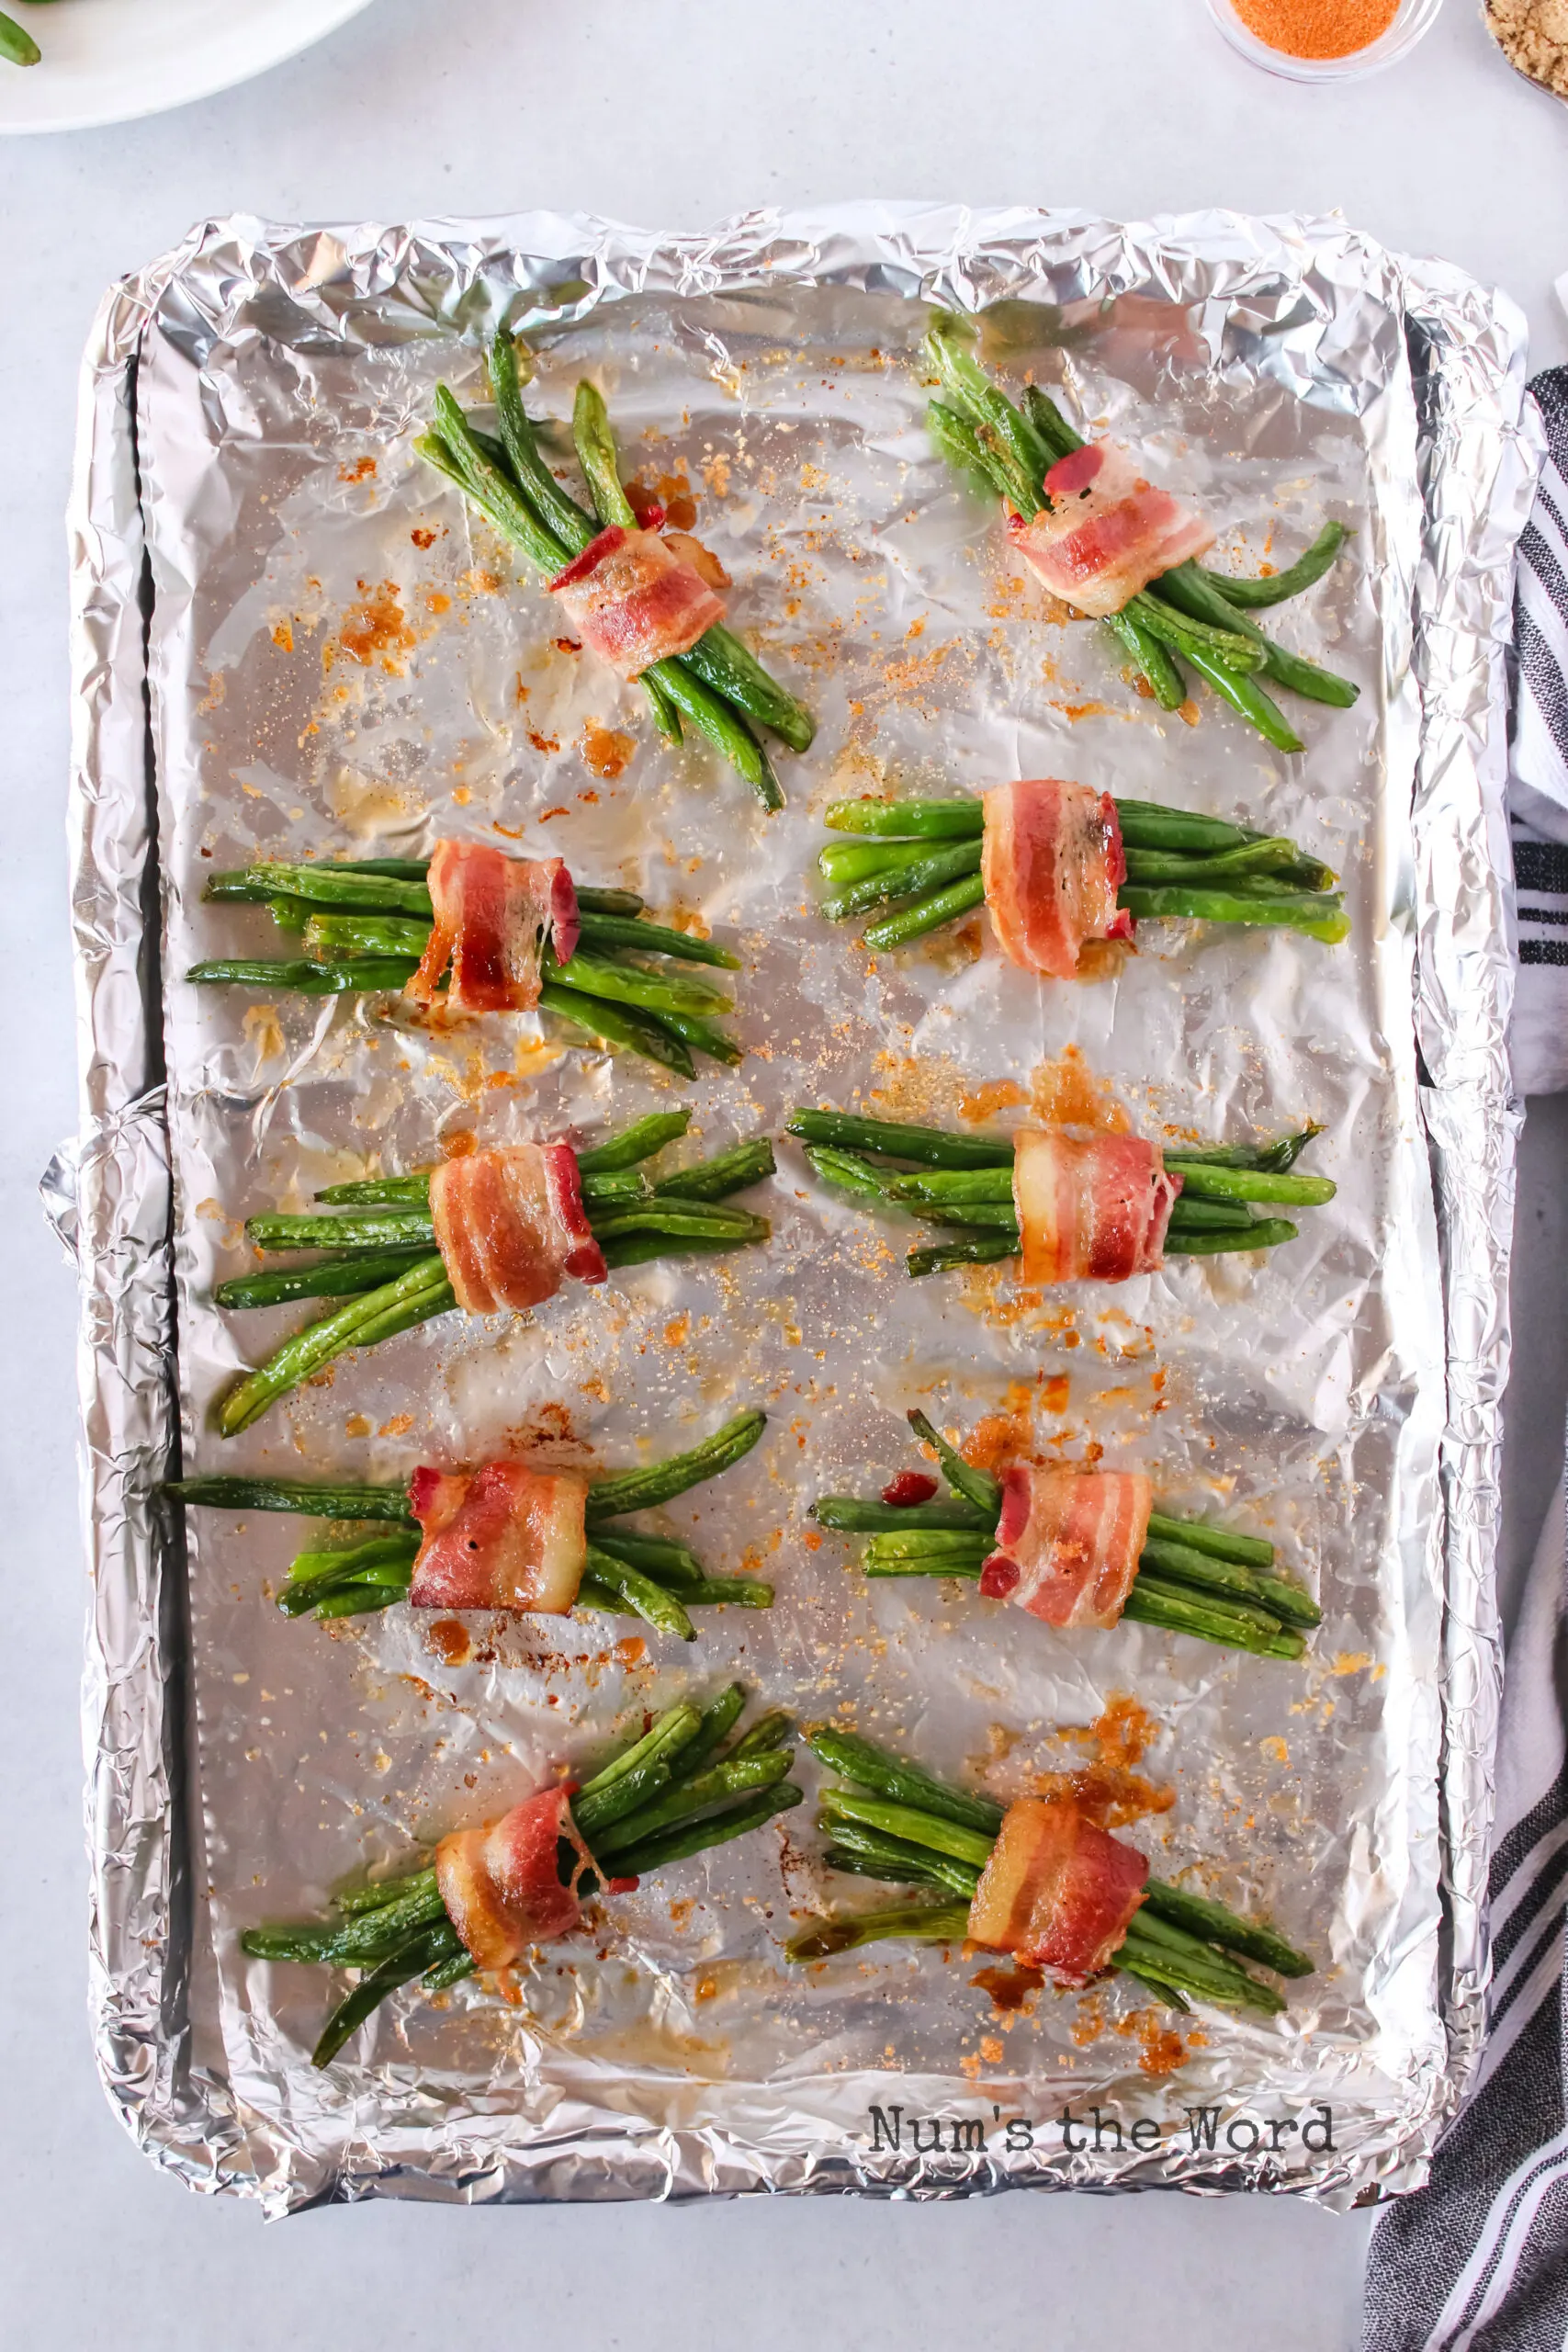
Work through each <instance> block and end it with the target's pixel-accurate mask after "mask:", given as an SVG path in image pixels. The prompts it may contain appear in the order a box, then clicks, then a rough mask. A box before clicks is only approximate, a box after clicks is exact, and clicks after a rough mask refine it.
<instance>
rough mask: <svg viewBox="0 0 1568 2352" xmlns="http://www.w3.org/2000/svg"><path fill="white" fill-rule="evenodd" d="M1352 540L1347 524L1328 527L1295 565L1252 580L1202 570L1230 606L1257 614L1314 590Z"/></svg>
mask: <svg viewBox="0 0 1568 2352" xmlns="http://www.w3.org/2000/svg"><path fill="white" fill-rule="evenodd" d="M1352 536H1353V534H1352V533H1351V531H1350V529H1349V527H1348V525H1347V524H1344V523H1325V525H1324V526H1323V528H1322V530H1321V531H1320V532H1319V533H1318V535H1317V537H1316V538H1315V539H1314V541H1313V543H1312V545H1311V547H1310V548H1307V550H1306V552H1305V554H1304V555H1299V556H1298V557H1297V558H1296V560H1295V561H1294V563H1292V564H1288V565H1287V566H1286V568H1285V570H1284V571H1273V572H1269V573H1268V574H1266V575H1259V576H1258V577H1257V578H1254V579H1250V580H1247V579H1241V578H1238V577H1237V576H1236V574H1235V573H1234V572H1229V571H1210V570H1209V569H1208V567H1207V566H1206V565H1205V566H1201V567H1199V569H1200V570H1201V572H1202V577H1203V578H1204V579H1205V580H1206V581H1207V582H1209V584H1210V586H1211V587H1213V588H1217V589H1218V590H1219V592H1220V594H1221V595H1223V596H1224V600H1225V602H1226V604H1228V605H1242V606H1246V607H1247V608H1249V609H1251V610H1254V611H1257V610H1259V609H1261V607H1262V606H1264V605H1280V604H1283V603H1284V601H1285V599H1286V598H1287V597H1288V596H1299V595H1300V594H1302V592H1303V589H1306V588H1311V587H1313V586H1314V585H1315V583H1316V582H1318V581H1319V580H1321V579H1322V578H1323V575H1324V573H1325V571H1328V570H1329V569H1330V568H1331V567H1332V565H1333V563H1334V560H1335V558H1336V557H1337V555H1338V553H1339V550H1340V548H1342V547H1343V546H1344V544H1345V541H1346V540H1347V539H1348V538H1349V537H1352Z"/></svg>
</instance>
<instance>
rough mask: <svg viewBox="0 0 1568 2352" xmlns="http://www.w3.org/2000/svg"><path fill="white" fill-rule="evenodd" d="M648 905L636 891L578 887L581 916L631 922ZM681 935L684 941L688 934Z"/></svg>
mask: <svg viewBox="0 0 1568 2352" xmlns="http://www.w3.org/2000/svg"><path fill="white" fill-rule="evenodd" d="M646 903H647V902H646V900H644V899H640V898H638V896H637V892H636V891H635V890H585V889H584V888H582V886H581V883H579V884H578V886H577V911H578V913H579V914H580V915H604V916H606V917H608V918H610V919H611V920H626V921H629V920H630V919H631V917H632V916H633V915H639V914H641V912H642V910H643V908H644V906H645V904H646ZM649 928H650V929H655V930H656V929H657V928H658V926H657V924H653V925H650V926H649ZM679 935H680V936H681V937H682V939H683V938H684V937H685V935H686V934H685V933H684V932H682V933H680V934H679Z"/></svg>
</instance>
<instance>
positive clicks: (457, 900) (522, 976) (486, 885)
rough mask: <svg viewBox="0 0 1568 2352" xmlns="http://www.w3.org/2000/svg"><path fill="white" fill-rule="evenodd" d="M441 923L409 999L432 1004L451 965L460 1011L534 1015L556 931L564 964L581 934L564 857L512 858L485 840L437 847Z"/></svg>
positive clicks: (449, 998)
mask: <svg viewBox="0 0 1568 2352" xmlns="http://www.w3.org/2000/svg"><path fill="white" fill-rule="evenodd" d="M430 902H431V905H432V906H433V907H434V910H435V921H434V926H433V928H432V930H431V933H430V937H429V939H428V941H427V942H426V944H425V950H424V954H423V957H422V958H421V960H420V966H419V969H418V971H417V972H415V973H414V975H413V977H412V979H410V980H409V981H408V982H407V983H406V984H405V986H404V989H403V994H404V995H405V996H408V997H412V999H413V1001H414V1002H415V1003H416V1004H429V1003H430V1002H431V1001H433V999H434V995H435V991H436V988H437V986H438V984H439V982H440V980H441V977H442V975H443V973H444V972H445V971H446V966H447V963H448V961H450V963H451V966H452V978H451V980H450V982H449V983H448V985H447V989H446V1002H447V1004H448V1006H449V1007H450V1008H451V1010H452V1011H453V1012H532V1011H533V1009H534V1007H535V1005H536V1004H537V1003H538V1001H539V984H540V966H541V960H542V958H543V956H544V952H545V933H546V932H547V931H548V933H549V934H550V944H551V945H552V946H553V948H554V949H555V955H556V961H557V963H558V964H565V963H567V962H568V961H570V957H571V955H572V953H573V951H574V949H575V948H576V946H577V943H578V940H579V938H580V936H581V925H580V922H579V920H578V912H577V892H576V890H575V889H574V888H573V887H572V880H571V876H570V874H569V873H568V872H567V870H566V865H565V864H564V862H563V861H562V860H561V859H560V858H558V857H538V858H535V857H507V856H505V855H503V854H502V852H501V851H500V850H498V849H491V847H489V846H488V844H486V843H485V842H446V841H442V842H436V844H435V849H434V854H433V856H432V858H431V861H430Z"/></svg>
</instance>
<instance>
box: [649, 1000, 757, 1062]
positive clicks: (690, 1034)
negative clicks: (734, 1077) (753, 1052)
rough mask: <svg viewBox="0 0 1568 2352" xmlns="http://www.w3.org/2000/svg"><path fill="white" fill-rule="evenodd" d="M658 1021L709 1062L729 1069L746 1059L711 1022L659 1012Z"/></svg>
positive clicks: (738, 1047) (692, 1013)
mask: <svg viewBox="0 0 1568 2352" xmlns="http://www.w3.org/2000/svg"><path fill="white" fill-rule="evenodd" d="M659 1019H660V1021H661V1022H662V1023H663V1024H664V1026H665V1028H666V1029H669V1030H671V1031H672V1032H673V1034H674V1035H676V1036H677V1037H679V1038H680V1039H681V1040H682V1043H683V1044H685V1045H687V1046H690V1047H691V1048H692V1050H693V1052H694V1053H699V1054H706V1055H707V1056H708V1057H709V1058H710V1060H713V1061H716V1062H723V1063H725V1064H726V1065H727V1067H728V1068H729V1069H735V1068H736V1067H737V1066H738V1065H739V1063H741V1062H743V1061H744V1060H745V1058H746V1056H745V1053H744V1051H743V1050H742V1048H741V1047H740V1046H738V1045H737V1044H736V1042H735V1040H734V1038H733V1037H728V1036H726V1035H725V1033H724V1031H723V1030H722V1029H716V1028H715V1027H714V1024H713V1023H712V1022H711V1021H705V1020H702V1019H700V1018H699V1016H698V1015H697V1014H696V1013H694V1012H661V1013H660V1015H659Z"/></svg>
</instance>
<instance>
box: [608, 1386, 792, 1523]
mask: <svg viewBox="0 0 1568 2352" xmlns="http://www.w3.org/2000/svg"><path fill="white" fill-rule="evenodd" d="M767 1423H768V1417H767V1415H766V1413H764V1412H762V1411H761V1410H760V1409H759V1408H757V1407H755V1406H750V1407H749V1408H747V1410H746V1411H745V1412H743V1413H737V1414H736V1415H735V1417H734V1419H732V1420H728V1421H726V1423H725V1424H724V1427H723V1428H722V1429H719V1430H715V1431H714V1433H713V1435H712V1436H711V1437H705V1438H704V1439H703V1441H702V1442H701V1444H700V1445H694V1446H691V1447H689V1448H688V1449H687V1451H686V1452H685V1453H674V1454H671V1456H670V1458H669V1460H668V1461H665V1462H654V1463H650V1464H649V1465H648V1467H647V1468H646V1469H643V1470H620V1471H616V1472H615V1474H614V1475H613V1476H610V1477H608V1478H599V1479H596V1480H595V1481H594V1483H593V1485H592V1487H590V1488H589V1490H588V1504H587V1514H588V1518H589V1521H590V1522H591V1523H592V1524H597V1523H598V1522H599V1521H601V1520H605V1519H620V1518H623V1517H625V1515H626V1513H627V1512H628V1511H634V1510H656V1509H657V1508H658V1506H659V1505H660V1504H661V1503H668V1502H672V1501H673V1500H674V1498H675V1497H676V1496H677V1495H683V1494H685V1493H686V1492H687V1491H688V1489H689V1488H691V1487H700V1486H702V1485H703V1484H704V1483H705V1481H706V1480H707V1479H709V1478H716V1477H717V1476H719V1475H720V1473H721V1472H723V1471H725V1470H728V1469H732V1468H733V1467H734V1465H735V1464H736V1463H737V1462H740V1461H743V1460H744V1459H745V1457H746V1455H747V1454H748V1453H750V1451H751V1448H752V1447H753V1446H754V1445H755V1444H756V1442H757V1441H758V1439H759V1438H760V1437H761V1434H762V1431H763V1430H764V1429H765V1428H766V1427H767Z"/></svg>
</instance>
